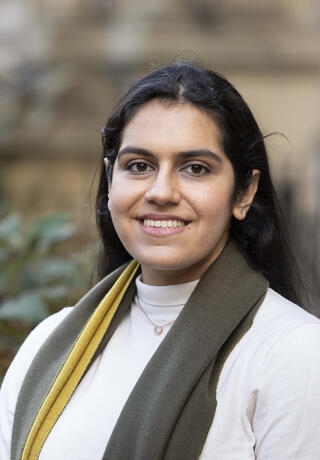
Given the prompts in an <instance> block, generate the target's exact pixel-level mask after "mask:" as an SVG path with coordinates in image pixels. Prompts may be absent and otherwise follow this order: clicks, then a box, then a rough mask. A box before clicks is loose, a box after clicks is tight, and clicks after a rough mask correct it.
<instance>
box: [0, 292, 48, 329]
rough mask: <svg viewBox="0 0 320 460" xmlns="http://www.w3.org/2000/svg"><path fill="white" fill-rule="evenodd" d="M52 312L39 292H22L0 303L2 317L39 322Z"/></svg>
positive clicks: (9, 319) (8, 319) (0, 317)
mask: <svg viewBox="0 0 320 460" xmlns="http://www.w3.org/2000/svg"><path fill="white" fill-rule="evenodd" d="M49 314H50V311H49V309H48V307H47V305H46V304H45V303H44V301H43V300H42V299H41V297H40V296H39V294H37V293H27V294H22V295H20V296H18V297H16V298H15V299H12V300H7V301H4V302H2V303H1V304H0V319H2V320H7V321H23V322H27V323H39V322H40V321H42V320H43V319H44V318H46V317H47V316H48V315H49Z"/></svg>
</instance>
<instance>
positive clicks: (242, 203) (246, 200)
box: [232, 169, 260, 220]
mask: <svg viewBox="0 0 320 460" xmlns="http://www.w3.org/2000/svg"><path fill="white" fill-rule="evenodd" d="M259 178H260V171H259V170H258V169H254V170H253V171H252V175H251V181H250V185H249V187H248V188H247V189H246V190H245V191H243V192H241V193H240V194H239V196H238V197H237V199H236V202H235V204H234V206H233V210H232V214H233V216H234V217H235V218H236V219H238V220H244V219H245V217H246V215H247V212H248V211H249V209H250V206H251V203H252V202H253V199H254V196H255V194H256V191H257V190H258V185H259Z"/></svg>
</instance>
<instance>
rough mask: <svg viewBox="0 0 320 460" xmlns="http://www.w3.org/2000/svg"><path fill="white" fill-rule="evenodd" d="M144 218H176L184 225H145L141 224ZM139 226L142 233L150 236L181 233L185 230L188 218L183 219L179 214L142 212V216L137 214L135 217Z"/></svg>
mask: <svg viewBox="0 0 320 460" xmlns="http://www.w3.org/2000/svg"><path fill="white" fill-rule="evenodd" d="M145 219H151V220H177V221H181V222H185V224H186V225H185V226H184V227H170V228H169V227H166V228H164V227H147V226H145V225H144V224H143V221H144V220H145ZM137 220H138V222H139V225H140V228H141V230H142V232H143V233H145V234H147V235H150V236H162V237H165V236H170V235H176V234H179V233H182V232H184V231H185V229H186V228H187V225H188V224H189V223H190V220H186V219H183V218H182V217H180V216H176V215H173V214H155V213H150V214H143V215H142V216H139V217H138V218H137Z"/></svg>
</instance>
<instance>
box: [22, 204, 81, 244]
mask: <svg viewBox="0 0 320 460" xmlns="http://www.w3.org/2000/svg"><path fill="white" fill-rule="evenodd" d="M69 219H70V216H69V214H68V213H55V214H50V215H47V216H44V217H42V218H40V219H39V220H37V221H36V222H35V223H34V224H33V225H32V226H31V228H30V230H29V231H28V232H27V235H26V242H27V245H28V246H31V247H32V246H35V247H37V248H39V249H40V250H46V249H48V248H49V247H50V246H52V245H53V244H55V243H59V242H63V241H65V240H67V239H68V238H70V237H71V236H72V235H74V234H75V233H76V231H77V229H76V226H75V225H74V224H72V223H70V222H69Z"/></svg>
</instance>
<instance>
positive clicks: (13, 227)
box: [0, 214, 21, 247]
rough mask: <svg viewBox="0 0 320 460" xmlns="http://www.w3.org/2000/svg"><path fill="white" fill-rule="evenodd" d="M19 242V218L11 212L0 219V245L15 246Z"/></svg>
mask: <svg viewBox="0 0 320 460" xmlns="http://www.w3.org/2000/svg"><path fill="white" fill-rule="evenodd" d="M20 242H21V219H20V216H18V215H17V214H11V215H10V216H7V217H5V218H4V219H1V220H0V246H1V247H6V246H8V245H9V246H13V247H15V246H17V245H19V244H20Z"/></svg>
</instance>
